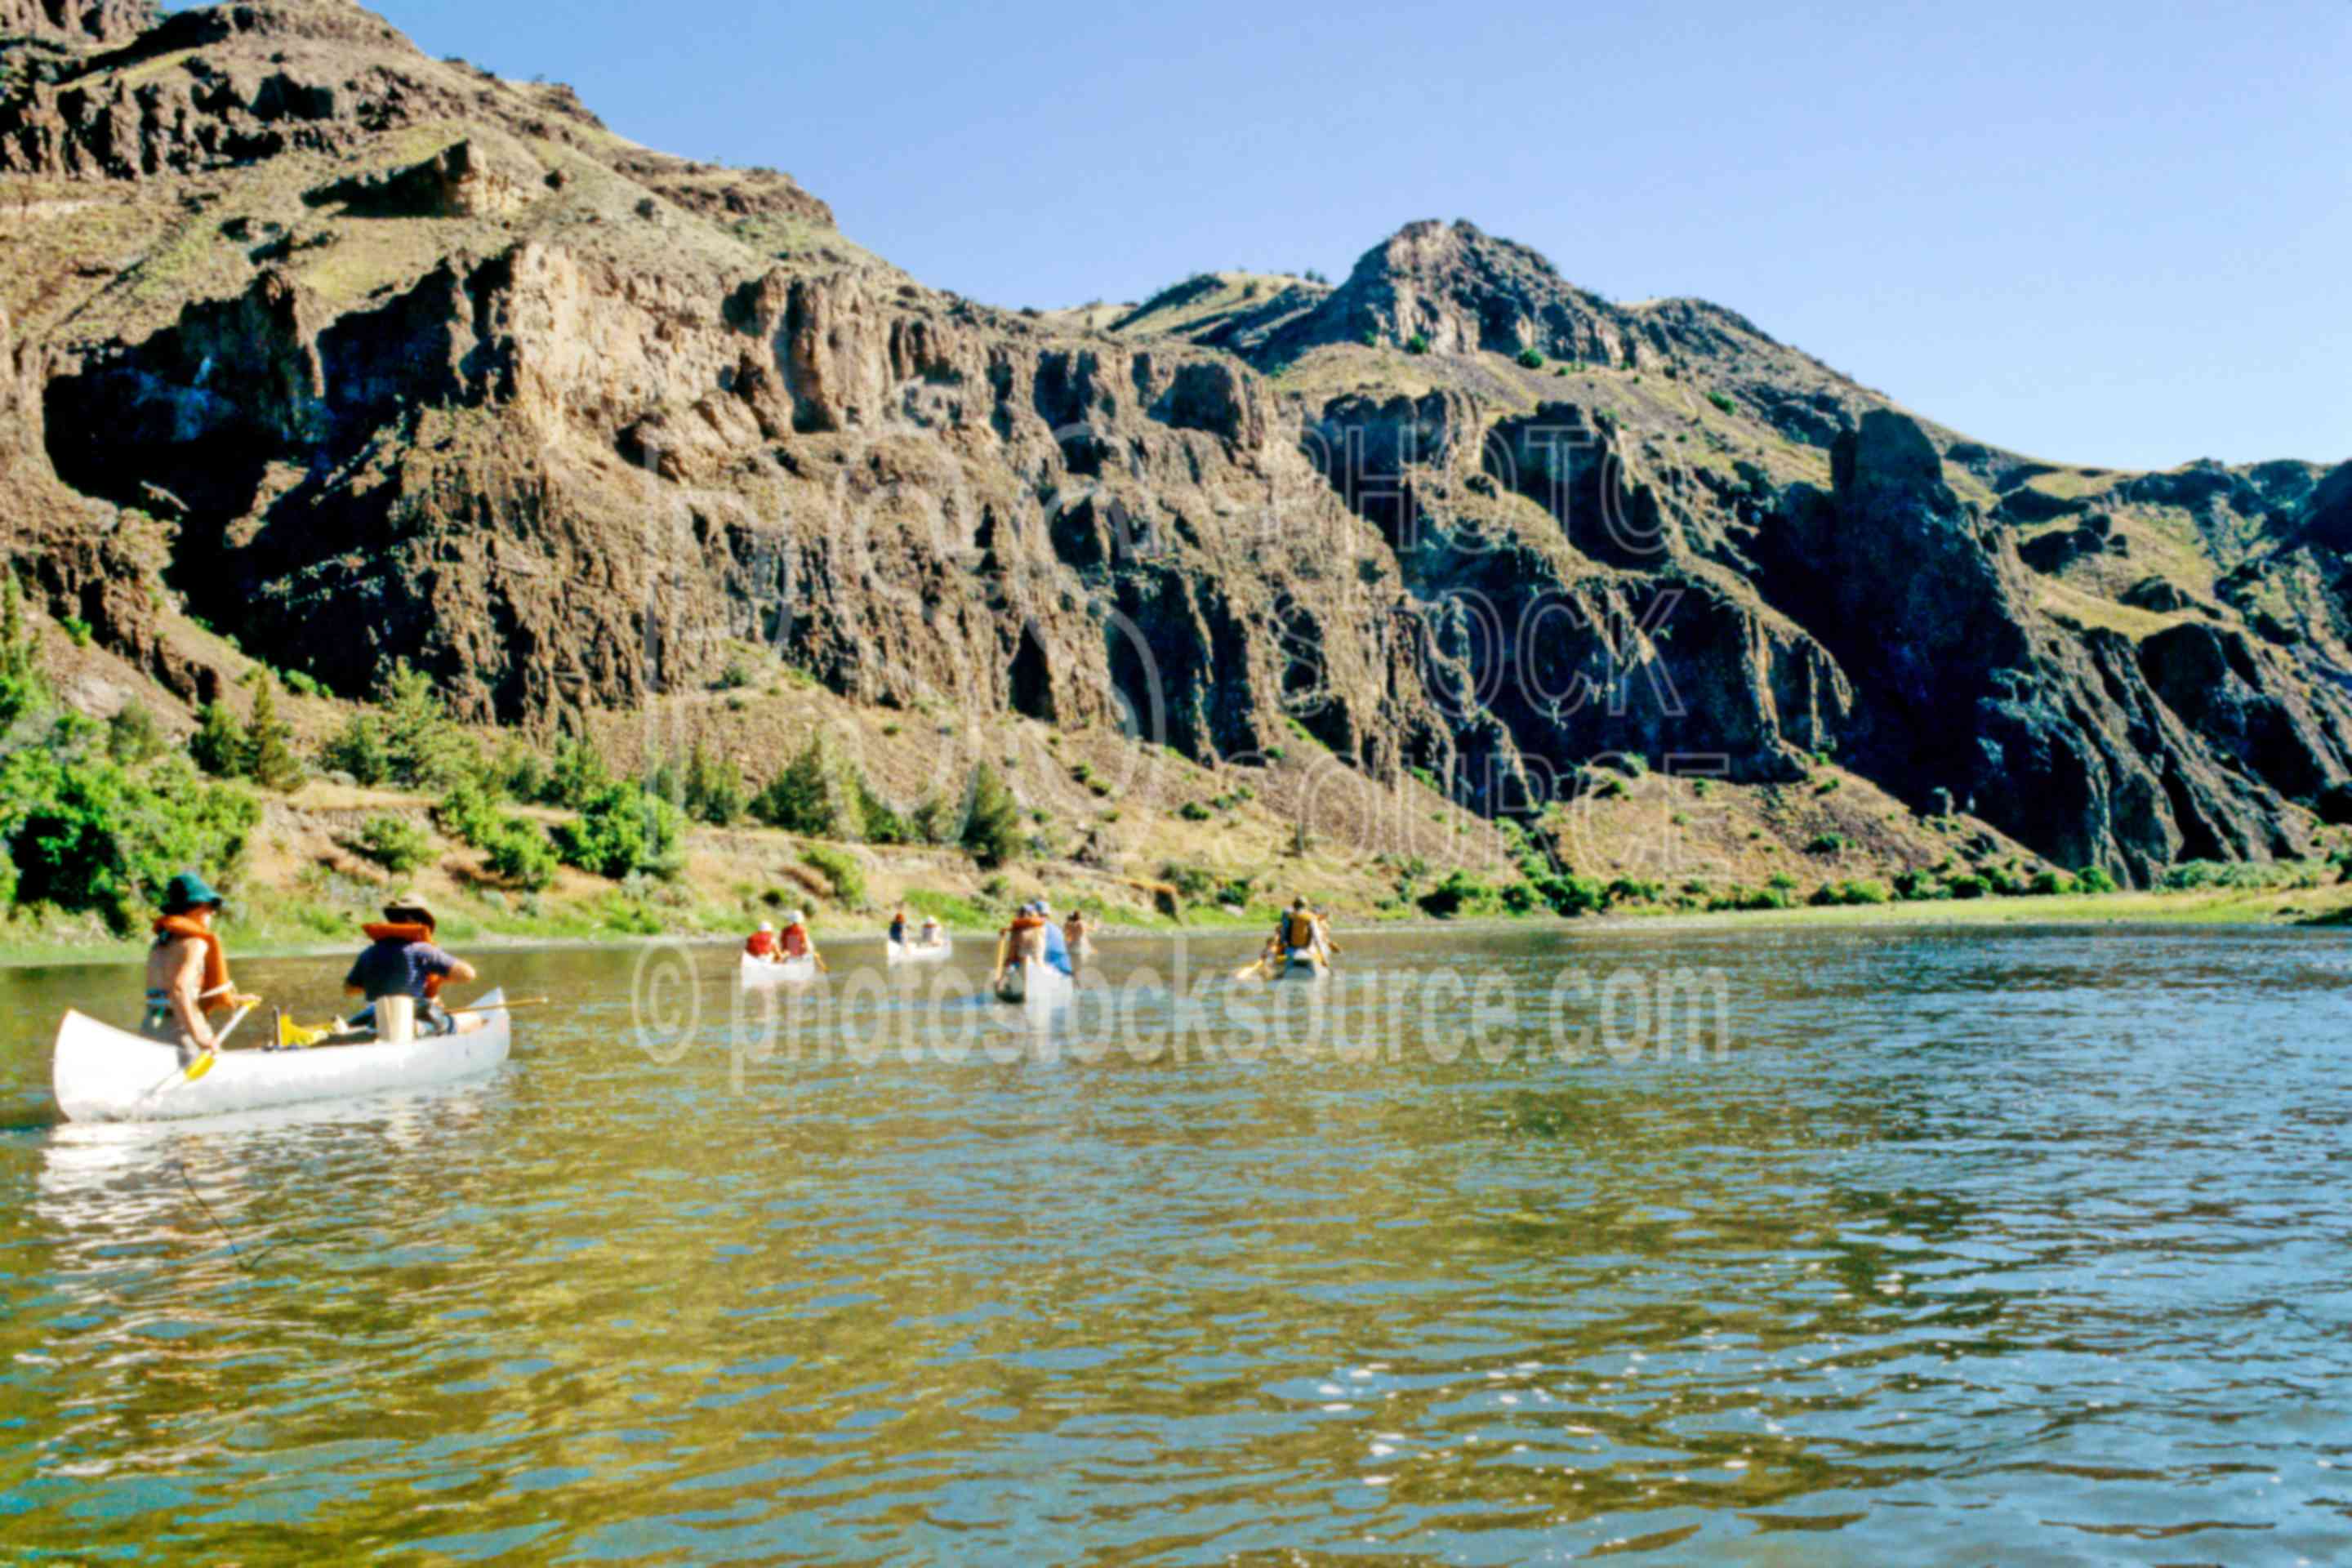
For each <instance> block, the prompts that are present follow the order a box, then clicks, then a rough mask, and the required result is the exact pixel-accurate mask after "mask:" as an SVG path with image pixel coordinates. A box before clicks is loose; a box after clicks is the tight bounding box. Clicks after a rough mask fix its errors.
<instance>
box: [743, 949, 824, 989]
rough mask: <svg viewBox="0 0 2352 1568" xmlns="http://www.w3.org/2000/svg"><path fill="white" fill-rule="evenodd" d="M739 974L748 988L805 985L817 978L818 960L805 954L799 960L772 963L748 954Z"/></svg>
mask: <svg viewBox="0 0 2352 1568" xmlns="http://www.w3.org/2000/svg"><path fill="white" fill-rule="evenodd" d="M738 973H740V974H741V975H742V977H743V984H745V985H747V986H761V985H805V984H808V983H809V982H810V981H812V980H814V979H815V978H816V976H817V967H816V959H815V958H814V956H813V955H811V954H808V953H803V954H802V955H801V956H800V957H798V958H787V959H784V960H783V961H782V962H781V963H769V962H768V961H767V960H766V959H764V958H754V957H752V956H751V954H750V953H748V952H747V953H745V954H744V955H743V962H742V963H740V965H739V966H738Z"/></svg>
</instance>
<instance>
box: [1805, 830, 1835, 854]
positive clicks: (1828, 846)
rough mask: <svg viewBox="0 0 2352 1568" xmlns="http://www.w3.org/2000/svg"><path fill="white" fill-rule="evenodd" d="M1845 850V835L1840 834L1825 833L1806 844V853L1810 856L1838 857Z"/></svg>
mask: <svg viewBox="0 0 2352 1568" xmlns="http://www.w3.org/2000/svg"><path fill="white" fill-rule="evenodd" d="M1844 848H1845V836H1844V835H1843V834H1838V833H1824V834H1821V835H1820V836H1818V837H1815V838H1813V839H1812V840H1811V842H1809V843H1808V844H1806V846H1805V853H1806V854H1808V855H1836V854H1840V853H1842V852H1843V850H1844Z"/></svg>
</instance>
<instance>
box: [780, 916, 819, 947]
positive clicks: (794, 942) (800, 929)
mask: <svg viewBox="0 0 2352 1568" xmlns="http://www.w3.org/2000/svg"><path fill="white" fill-rule="evenodd" d="M782 947H783V952H784V956H785V957H786V958H806V957H808V956H810V955H811V954H813V953H814V952H816V945H815V944H814V942H810V941H809V933H808V916H807V915H805V914H803V913H802V912H801V911H800V910H793V912H792V913H790V914H788V915H786V916H785V917H784V934H783V937H782Z"/></svg>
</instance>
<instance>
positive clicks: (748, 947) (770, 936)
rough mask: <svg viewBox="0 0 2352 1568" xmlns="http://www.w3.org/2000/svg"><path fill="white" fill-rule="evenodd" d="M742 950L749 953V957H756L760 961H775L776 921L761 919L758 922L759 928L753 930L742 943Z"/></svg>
mask: <svg viewBox="0 0 2352 1568" xmlns="http://www.w3.org/2000/svg"><path fill="white" fill-rule="evenodd" d="M743 951H744V952H745V953H747V954H749V955H750V956H751V957H753V958H756V959H758V960H759V961H760V962H761V963H775V962H776V960H777V953H776V922H775V921H761V922H760V929H759V930H758V931H753V932H752V933H751V936H750V937H749V938H747V939H746V940H745V942H744V943H743Z"/></svg>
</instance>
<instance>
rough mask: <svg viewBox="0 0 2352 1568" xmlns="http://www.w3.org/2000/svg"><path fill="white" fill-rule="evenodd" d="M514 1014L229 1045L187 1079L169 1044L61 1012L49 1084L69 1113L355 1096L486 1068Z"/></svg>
mask: <svg viewBox="0 0 2352 1568" xmlns="http://www.w3.org/2000/svg"><path fill="white" fill-rule="evenodd" d="M505 1000H506V994H505V993H504V992H502V991H493V992H491V993H490V994H488V995H487V996H484V997H483V998H481V1000H480V1003H479V1004H478V1005H481V1006H485V1007H487V1006H490V1005H496V1004H498V1003H500V1002H503V1001H505ZM459 1010H460V1011H464V1009H462V1008H461V1009H459ZM511 1020H512V1015H511V1014H509V1013H504V1012H498V1013H492V1014H490V1015H489V1022H488V1024H486V1025H484V1026H482V1027H481V1028H479V1029H477V1030H476V1031H474V1032H473V1033H472V1034H470V1035H435V1036H431V1037H426V1038H424V1039H419V1040H415V1041H412V1042H410V1043H409V1044H407V1045H404V1046H387V1045H362V1046H313V1047H310V1049H308V1050H285V1051H264V1050H257V1049H256V1050H239V1049H237V1048H236V1047H234V1046H232V1047H230V1048H229V1049H227V1050H226V1051H223V1052H221V1053H220V1056H219V1058H218V1059H216V1060H215V1062H214V1063H213V1065H212V1070H211V1071H209V1072H207V1073H205V1076H204V1077H202V1078H200V1079H195V1080H194V1082H191V1081H189V1080H188V1078H187V1075H186V1073H185V1072H184V1070H183V1069H182V1068H181V1065H180V1053H179V1051H178V1050H177V1049H176V1048H174V1047H171V1046H165V1045H158V1044H157V1043H156V1042H154V1041H153V1040H150V1039H146V1038H143V1037H141V1036H138V1035H135V1034H132V1033H131V1031H129V1030H127V1029H118V1028H116V1027H114V1026H112V1025H110V1024H101V1023H100V1022H99V1021H98V1020H97V1019H95V1018H92V1017H89V1016H85V1015H83V1014H80V1013H75V1012H68V1013H67V1014H66V1017H65V1022H64V1023H62V1024H60V1025H58V1047H57V1055H56V1058H55V1060H54V1063H53V1065H52V1067H51V1069H50V1082H51V1084H52V1085H53V1086H54V1087H55V1089H56V1090H57V1096H58V1110H61V1111H62V1112H64V1113H65V1117H66V1120H67V1121H184V1120H185V1119H187V1118H189V1117H192V1116H226V1115H228V1114H230V1113H232V1112H235V1111H240V1110H267V1109H268V1108H269V1107H271V1106H276V1105H299V1104H301V1103H302V1102H304V1101H306V1100H354V1099H358V1098H359V1097H361V1096H362V1095H370V1094H383V1093H385V1092H387V1091H391V1090H396V1089H417V1088H422V1087H424V1086H425V1085H427V1084H436V1083H453V1082H456V1081H457V1080H458V1079H467V1078H474V1077H477V1076H478V1075H480V1074H482V1073H486V1072H488V1071H490V1070H491V1069H492V1068H496V1067H497V1066H498V1065H499V1063H501V1062H503V1061H505V1060H506V1059H507V1048H508V1045H509V1039H510V1037H511V1035H512V1032H513V1024H512V1022H511Z"/></svg>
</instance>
